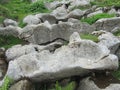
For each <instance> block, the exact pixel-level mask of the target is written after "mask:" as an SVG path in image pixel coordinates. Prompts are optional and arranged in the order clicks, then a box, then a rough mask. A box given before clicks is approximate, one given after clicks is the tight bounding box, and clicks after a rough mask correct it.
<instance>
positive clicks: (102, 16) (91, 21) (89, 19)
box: [81, 13, 115, 24]
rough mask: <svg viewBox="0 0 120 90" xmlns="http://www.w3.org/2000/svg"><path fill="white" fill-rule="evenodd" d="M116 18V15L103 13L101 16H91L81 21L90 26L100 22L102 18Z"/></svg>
mask: <svg viewBox="0 0 120 90" xmlns="http://www.w3.org/2000/svg"><path fill="white" fill-rule="evenodd" d="M114 16H115V15H114V14H107V13H101V14H97V15H94V16H91V17H89V18H85V19H81V21H82V22H87V23H89V24H93V23H95V22H96V21H97V20H99V19H101V18H112V17H114Z"/></svg>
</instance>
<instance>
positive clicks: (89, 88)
mask: <svg viewBox="0 0 120 90" xmlns="http://www.w3.org/2000/svg"><path fill="white" fill-rule="evenodd" d="M77 90H120V84H119V83H111V84H110V85H108V86H107V87H106V88H99V87H98V86H97V85H96V84H95V82H94V81H93V80H91V79H90V77H88V78H85V79H83V80H82V81H80V84H79V88H78V89H77Z"/></svg>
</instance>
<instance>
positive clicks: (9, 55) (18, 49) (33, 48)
mask: <svg viewBox="0 0 120 90" xmlns="http://www.w3.org/2000/svg"><path fill="white" fill-rule="evenodd" d="M61 45H62V44H61V43H60V42H53V43H51V44H48V45H44V46H42V45H41V46H39V45H34V44H29V45H24V46H22V45H15V46H13V47H11V48H10V49H8V50H7V51H6V53H5V55H6V60H7V61H10V60H14V59H16V58H19V57H20V56H22V55H26V54H30V53H36V52H41V51H43V50H50V51H53V50H54V49H56V48H55V47H56V46H61Z"/></svg>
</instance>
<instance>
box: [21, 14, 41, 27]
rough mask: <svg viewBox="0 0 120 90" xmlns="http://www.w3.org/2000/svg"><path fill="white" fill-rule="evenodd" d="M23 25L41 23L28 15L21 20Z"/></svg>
mask: <svg viewBox="0 0 120 90" xmlns="http://www.w3.org/2000/svg"><path fill="white" fill-rule="evenodd" d="M23 23H27V24H28V25H29V24H39V23H41V21H40V19H39V18H37V17H36V16H34V15H28V16H26V17H25V18H24V19H23Z"/></svg>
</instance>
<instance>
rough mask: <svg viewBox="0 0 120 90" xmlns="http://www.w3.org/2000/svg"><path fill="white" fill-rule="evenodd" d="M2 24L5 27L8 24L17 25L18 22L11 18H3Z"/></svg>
mask: <svg viewBox="0 0 120 90" xmlns="http://www.w3.org/2000/svg"><path fill="white" fill-rule="evenodd" d="M3 24H4V26H5V27H6V26H9V25H12V26H18V23H17V22H16V21H14V20H12V19H5V20H4V21H3Z"/></svg>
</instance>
